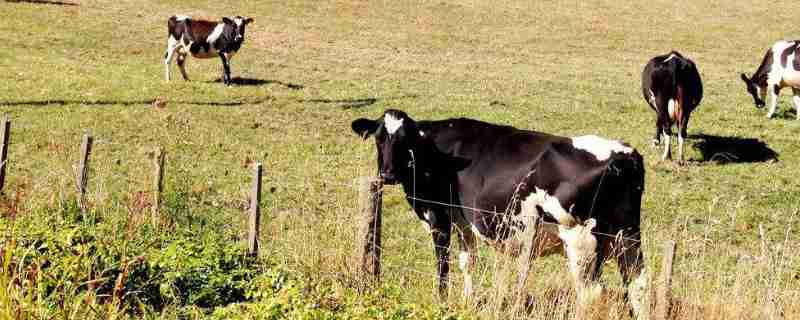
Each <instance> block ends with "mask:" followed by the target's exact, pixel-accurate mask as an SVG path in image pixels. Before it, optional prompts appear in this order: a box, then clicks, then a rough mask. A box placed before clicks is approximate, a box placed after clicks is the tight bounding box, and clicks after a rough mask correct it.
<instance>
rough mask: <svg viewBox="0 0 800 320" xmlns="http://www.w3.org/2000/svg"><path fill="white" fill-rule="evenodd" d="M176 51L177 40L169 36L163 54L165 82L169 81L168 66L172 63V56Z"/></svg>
mask: <svg viewBox="0 0 800 320" xmlns="http://www.w3.org/2000/svg"><path fill="white" fill-rule="evenodd" d="M177 49H178V40H175V38H173V37H172V36H169V38H167V51H166V52H165V53H164V69H165V70H164V77H165V79H166V80H167V81H169V80H170V74H169V73H170V72H169V65H170V64H171V63H172V56H173V55H174V54H175V51H176V50H177Z"/></svg>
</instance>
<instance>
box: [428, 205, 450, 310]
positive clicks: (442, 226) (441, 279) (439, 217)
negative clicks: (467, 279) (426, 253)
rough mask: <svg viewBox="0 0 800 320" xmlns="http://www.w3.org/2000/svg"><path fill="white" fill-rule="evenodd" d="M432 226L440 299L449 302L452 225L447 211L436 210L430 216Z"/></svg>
mask: <svg viewBox="0 0 800 320" xmlns="http://www.w3.org/2000/svg"><path fill="white" fill-rule="evenodd" d="M428 218H429V222H430V224H431V236H432V237H433V248H434V253H435V254H436V274H437V276H438V286H439V287H438V290H439V299H441V300H442V301H446V300H447V285H448V275H447V274H448V273H449V272H450V232H451V228H452V224H451V222H450V217H449V215H447V212H446V211H442V210H435V211H432V212H431V214H430V216H428Z"/></svg>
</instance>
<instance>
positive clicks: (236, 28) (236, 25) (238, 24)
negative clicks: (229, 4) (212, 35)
mask: <svg viewBox="0 0 800 320" xmlns="http://www.w3.org/2000/svg"><path fill="white" fill-rule="evenodd" d="M222 22H224V23H225V24H227V25H230V26H232V27H233V41H236V42H239V41H243V40H244V29H245V26H247V24H249V23H253V18H248V17H242V16H235V17H233V19H231V18H228V17H223V18H222Z"/></svg>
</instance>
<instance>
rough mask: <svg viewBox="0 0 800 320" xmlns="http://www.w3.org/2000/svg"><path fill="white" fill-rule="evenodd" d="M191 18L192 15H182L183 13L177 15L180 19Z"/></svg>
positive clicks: (176, 17)
mask: <svg viewBox="0 0 800 320" xmlns="http://www.w3.org/2000/svg"><path fill="white" fill-rule="evenodd" d="M189 18H191V17H190V16H187V15H182V14H178V15H175V19H177V20H178V21H183V20H186V19H189Z"/></svg>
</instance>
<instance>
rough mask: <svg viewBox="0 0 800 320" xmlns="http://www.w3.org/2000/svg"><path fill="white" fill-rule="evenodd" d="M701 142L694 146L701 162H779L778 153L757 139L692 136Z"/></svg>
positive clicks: (705, 135)
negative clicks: (698, 152) (700, 157)
mask: <svg viewBox="0 0 800 320" xmlns="http://www.w3.org/2000/svg"><path fill="white" fill-rule="evenodd" d="M689 137H690V138H693V139H697V140H700V141H698V142H695V143H694V145H693V146H692V147H693V148H694V149H696V150H698V151H700V154H701V155H702V159H700V160H699V161H701V162H708V161H713V162H717V163H751V162H765V161H769V160H778V153H777V152H775V150H772V149H770V148H769V146H767V144H766V143H764V142H763V141H761V140H758V139H755V138H739V137H720V136H714V135H707V134H699V135H691V136H689Z"/></svg>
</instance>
